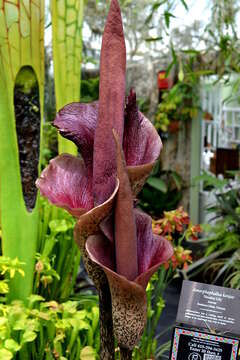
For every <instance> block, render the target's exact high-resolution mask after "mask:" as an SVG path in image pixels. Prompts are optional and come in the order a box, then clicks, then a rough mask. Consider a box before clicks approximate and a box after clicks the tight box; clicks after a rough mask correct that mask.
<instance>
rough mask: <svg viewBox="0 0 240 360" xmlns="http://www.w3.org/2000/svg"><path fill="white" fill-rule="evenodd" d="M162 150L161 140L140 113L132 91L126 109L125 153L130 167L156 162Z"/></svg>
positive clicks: (149, 122) (151, 125)
mask: <svg viewBox="0 0 240 360" xmlns="http://www.w3.org/2000/svg"><path fill="white" fill-rule="evenodd" d="M161 148H162V142H161V139H160V137H159V135H158V133H157V131H156V129H155V127H154V126H153V124H152V123H151V121H149V120H148V119H147V118H146V117H145V116H144V115H143V114H142V113H141V112H140V111H138V107H137V102H136V94H135V92H134V91H133V90H131V92H130V95H129V96H128V100H127V104H126V109H125V122H124V137H123V151H124V155H125V159H126V163H127V165H128V166H137V165H144V164H149V163H153V162H155V161H156V160H157V159H158V157H159V154H160V151H161Z"/></svg>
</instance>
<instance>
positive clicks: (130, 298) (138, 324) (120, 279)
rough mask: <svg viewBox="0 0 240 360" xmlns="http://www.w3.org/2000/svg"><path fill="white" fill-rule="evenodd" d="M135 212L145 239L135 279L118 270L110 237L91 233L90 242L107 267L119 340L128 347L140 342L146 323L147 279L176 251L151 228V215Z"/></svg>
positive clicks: (88, 249)
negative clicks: (141, 260) (117, 271)
mask: <svg viewBox="0 0 240 360" xmlns="http://www.w3.org/2000/svg"><path fill="white" fill-rule="evenodd" d="M135 213H136V218H138V220H137V221H136V224H137V228H138V229H137V230H138V231H137V235H138V243H140V242H142V244H141V245H140V246H138V248H139V257H141V259H144V261H143V262H142V263H140V262H139V270H140V271H143V272H142V273H139V275H138V276H137V278H136V279H135V280H134V281H129V280H128V279H127V278H125V277H124V276H121V275H119V274H117V273H116V272H115V271H114V266H115V264H114V248H113V244H112V243H111V242H110V241H109V240H108V239H107V238H106V237H104V236H103V235H95V236H90V237H89V238H88V239H87V242H86V252H87V254H88V256H89V258H90V259H91V261H92V262H93V263H95V264H97V265H98V266H99V267H100V268H101V269H102V270H103V271H104V273H105V274H106V276H107V279H108V282H109V286H110V291H111V296H112V315H113V325H114V334H115V336H116V339H117V341H118V344H119V345H120V346H122V347H126V348H128V349H133V348H134V346H135V345H136V344H137V343H138V342H139V340H140V338H141V336H142V333H143V330H144V327H145V323H146V316H147V314H146V312H147V301H146V292H145V289H146V286H147V283H148V281H149V279H150V277H151V276H152V275H153V273H154V272H155V271H157V269H158V268H159V266H160V265H161V264H163V263H165V262H166V261H167V260H168V259H169V258H170V257H171V256H172V254H173V248H172V245H171V243H170V242H169V241H168V240H166V239H165V238H163V237H159V236H155V235H153V234H152V233H151V232H150V227H149V225H150V224H149V219H150V217H148V216H147V215H145V214H143V213H141V212H139V211H138V210H137V211H136V212H135ZM139 224H140V225H139ZM144 239H145V240H144ZM144 252H145V253H144ZM129 261H131V259H129Z"/></svg>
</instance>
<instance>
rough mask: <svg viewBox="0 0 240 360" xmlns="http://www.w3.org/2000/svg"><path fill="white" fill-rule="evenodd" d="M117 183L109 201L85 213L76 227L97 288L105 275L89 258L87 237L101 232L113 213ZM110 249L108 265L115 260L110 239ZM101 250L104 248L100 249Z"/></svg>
mask: <svg viewBox="0 0 240 360" xmlns="http://www.w3.org/2000/svg"><path fill="white" fill-rule="evenodd" d="M115 185H116V186H115V189H114V192H113V193H112V195H111V196H110V198H109V199H108V200H107V201H105V202H104V203H103V204H101V205H99V206H97V207H95V208H93V209H92V210H90V211H88V212H87V213H85V214H83V215H82V216H81V217H80V218H79V219H78V222H77V224H76V226H75V229H74V240H75V242H76V243H77V245H78V247H79V249H80V250H81V254H82V257H83V261H84V265H85V268H86V270H87V272H88V274H89V276H90V277H91V279H92V280H93V281H94V284H95V286H96V288H97V289H99V288H100V287H101V284H103V283H104V282H105V279H104V276H105V275H104V273H103V271H102V269H101V268H100V267H99V266H98V265H96V264H95V263H93V262H92V260H91V259H90V258H89V256H88V254H87V252H86V248H85V244H86V241H87V239H88V238H89V237H90V236H91V235H93V234H97V233H99V230H100V224H101V222H102V221H104V220H105V219H106V218H108V217H109V215H110V214H111V212H112V208H113V205H114V200H115V197H116V194H117V191H118V188H119V181H118V180H116V184H115ZM110 250H112V251H113V253H111V254H110V255H111V256H110V255H109V262H108V266H111V264H112V262H113V261H114V244H113V243H111V242H110V241H109V240H108V246H107V249H106V254H109V251H110ZM100 251H102V250H101V249H100ZM103 251H105V248H103ZM100 257H101V253H100ZM104 259H106V255H104ZM103 275H104V276H103Z"/></svg>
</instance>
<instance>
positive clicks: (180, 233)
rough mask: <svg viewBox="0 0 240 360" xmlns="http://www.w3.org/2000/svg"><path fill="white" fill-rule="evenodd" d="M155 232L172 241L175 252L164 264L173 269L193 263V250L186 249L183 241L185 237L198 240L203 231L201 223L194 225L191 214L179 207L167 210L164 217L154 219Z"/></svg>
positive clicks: (186, 266)
mask: <svg viewBox="0 0 240 360" xmlns="http://www.w3.org/2000/svg"><path fill="white" fill-rule="evenodd" d="M152 227H153V233H155V234H157V235H161V236H164V237H166V238H167V239H168V240H169V241H172V243H173V246H174V254H173V255H172V257H171V259H170V260H169V261H168V262H166V263H165V264H164V266H165V268H166V269H168V268H169V267H170V265H171V268H172V270H176V269H180V270H181V269H187V268H188V265H189V264H191V263H192V251H191V250H189V249H184V247H183V246H182V242H183V240H184V239H186V240H188V239H192V240H197V239H198V235H199V233H200V232H201V231H202V229H201V226H200V225H193V224H192V222H191V221H190V218H189V215H188V213H187V212H185V211H184V210H183V208H182V207H179V208H178V209H176V210H172V211H165V212H164V217H163V218H162V219H159V220H153V221H152Z"/></svg>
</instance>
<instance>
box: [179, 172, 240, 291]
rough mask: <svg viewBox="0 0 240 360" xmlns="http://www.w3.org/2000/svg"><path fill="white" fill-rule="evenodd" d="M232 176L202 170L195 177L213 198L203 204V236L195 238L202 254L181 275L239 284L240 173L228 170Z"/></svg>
mask: <svg viewBox="0 0 240 360" xmlns="http://www.w3.org/2000/svg"><path fill="white" fill-rule="evenodd" d="M229 175H231V176H234V177H235V178H234V179H232V178H230V179H219V178H217V177H216V176H214V175H212V174H207V173H204V174H203V175H201V176H200V177H199V178H198V179H196V180H197V181H203V187H204V188H205V189H208V190H211V192H212V194H213V195H214V201H213V202H212V203H210V204H209V205H208V206H207V209H206V210H207V212H208V213H209V214H210V215H211V218H210V220H209V223H208V224H202V229H203V237H202V238H201V239H199V240H198V241H197V243H198V244H199V245H201V246H202V248H203V251H204V255H203V257H202V258H201V259H199V260H198V261H196V262H195V263H194V264H193V265H192V266H190V267H189V268H188V269H187V270H186V272H185V274H184V276H185V277H186V278H188V277H191V278H192V277H196V278H198V277H201V278H202V279H204V280H205V281H206V282H210V283H213V284H218V285H224V286H227V287H234V288H240V272H239V271H240V269H239V248H240V181H239V180H240V177H239V172H230V174H229Z"/></svg>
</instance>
